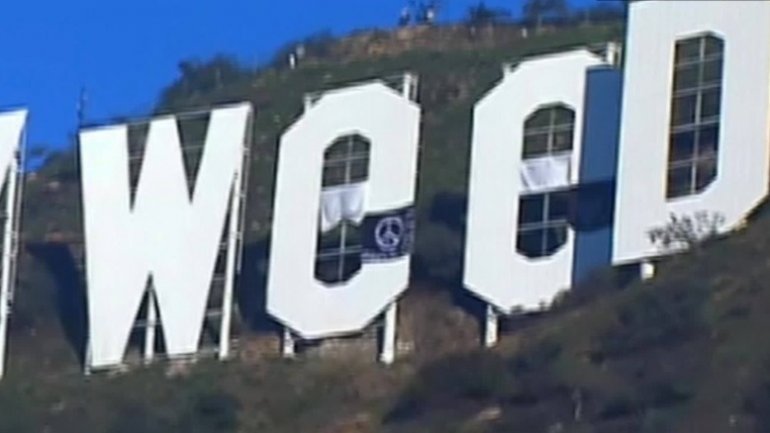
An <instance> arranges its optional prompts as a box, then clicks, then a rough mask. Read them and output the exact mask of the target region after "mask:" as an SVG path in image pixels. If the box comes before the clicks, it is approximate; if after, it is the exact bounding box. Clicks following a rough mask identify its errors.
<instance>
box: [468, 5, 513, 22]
mask: <svg viewBox="0 0 770 433" xmlns="http://www.w3.org/2000/svg"><path fill="white" fill-rule="evenodd" d="M510 16H511V12H510V11H508V10H506V9H502V8H490V7H489V6H487V5H486V3H484V2H483V1H479V2H478V3H477V4H476V5H474V6H471V7H469V8H468V13H467V14H466V16H465V22H466V23H467V24H468V25H470V26H472V27H482V26H489V25H494V24H498V23H500V22H502V21H505V20H506V19H508V18H509V17H510Z"/></svg>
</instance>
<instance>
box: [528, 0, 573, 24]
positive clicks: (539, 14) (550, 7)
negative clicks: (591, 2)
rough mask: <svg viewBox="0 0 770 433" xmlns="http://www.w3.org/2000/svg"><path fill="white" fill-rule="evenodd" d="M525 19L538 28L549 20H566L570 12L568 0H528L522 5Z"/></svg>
mask: <svg viewBox="0 0 770 433" xmlns="http://www.w3.org/2000/svg"><path fill="white" fill-rule="evenodd" d="M521 12H522V15H523V16H524V19H525V20H526V21H527V22H528V23H530V24H532V23H534V24H535V26H536V27H537V28H540V27H542V25H543V22H544V21H545V20H546V19H548V20H564V19H565V18H566V17H567V15H568V13H569V5H568V4H567V0H527V1H526V2H525V3H524V6H523V7H522V11H521Z"/></svg>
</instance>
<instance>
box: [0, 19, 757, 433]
mask: <svg viewBox="0 0 770 433" xmlns="http://www.w3.org/2000/svg"><path fill="white" fill-rule="evenodd" d="M403 31H404V30H402V31H401V32H403ZM406 31H410V32H413V33H411V36H412V37H414V38H417V39H420V38H422V39H430V38H431V37H432V36H431V35H430V34H427V33H424V32H425V30H415V29H408V30H406ZM432 31H434V32H437V33H439V34H440V33H441V32H449V30H447V29H443V28H437V29H434V30H432ZM464 31H465V30H464V29H456V30H455V32H464ZM506 32H510V33H506ZM515 32H516V30H515V29H509V28H504V27H500V28H494V29H493V30H492V31H491V33H487V34H486V36H483V37H482V39H481V40H477V41H478V44H477V45H474V42H472V41H471V42H463V43H464V44H467V47H468V48H463V47H466V45H462V44H460V48H454V49H452V48H446V49H445V48H441V49H430V48H429V45H430V44H428V43H421V42H419V41H418V42H413V43H403V39H400V38H403V37H405V36H404V34H403V33H401V34H399V33H394V34H393V35H390V36H385V35H379V36H372V35H371V34H368V35H366V34H361V35H357V36H354V37H353V38H352V39H348V40H343V41H339V42H334V41H326V42H325V44H326V45H325V47H324V48H323V49H321V48H318V51H317V53H319V54H318V55H317V56H316V57H312V56H311V57H309V58H308V60H307V61H306V62H304V63H301V64H300V66H299V67H298V68H297V69H294V70H288V69H285V68H279V67H276V66H274V67H270V68H263V69H260V70H256V71H255V70H250V69H247V68H243V67H241V66H239V65H238V64H236V63H234V62H232V61H230V60H228V59H227V58H225V57H220V58H216V59H213V60H211V61H210V62H203V63H200V62H187V63H184V64H181V65H180V73H181V76H180V78H179V80H177V82H175V83H174V84H172V85H171V86H169V87H168V88H167V89H166V90H165V91H164V92H163V95H162V97H161V100H160V101H159V103H158V106H157V112H159V113H160V112H170V111H178V110H187V109H197V108H200V107H206V106H210V105H213V104H219V103H226V102H234V101H242V100H250V101H252V102H253V103H254V104H255V106H256V107H257V109H258V115H257V119H256V122H255V125H254V134H253V136H254V143H253V144H252V172H253V175H252V176H251V177H250V181H251V185H250V191H249V204H248V208H247V209H248V215H247V230H248V233H247V235H248V236H247V237H248V241H249V245H248V248H251V249H256V250H258V252H257V253H255V254H253V257H255V259H254V261H251V262H249V263H248V265H249V266H252V267H255V268H258V269H259V268H260V266H261V264H260V263H259V262H258V261H257V259H256V258H259V257H261V258H263V260H264V257H265V256H266V252H265V251H264V248H265V246H264V245H266V242H265V239H266V237H267V236H268V235H269V227H270V214H271V204H272V185H273V175H274V171H273V170H274V163H275V155H276V146H277V138H278V136H279V135H280V133H281V131H283V130H284V129H285V128H286V127H287V126H288V125H290V124H291V123H292V122H293V121H294V120H295V119H296V117H297V115H298V113H299V112H300V110H301V108H302V95H303V94H304V93H305V92H309V91H317V90H321V89H326V88H331V87H335V86H338V85H343V84H345V83H348V82H351V81H358V80H363V79H368V78H375V77H380V76H389V75H392V74H397V73H400V72H403V71H405V70H409V71H412V72H415V73H417V74H418V75H419V76H420V95H419V98H420V103H421V105H422V107H423V118H424V128H423V131H422V134H423V136H422V140H421V155H420V158H421V159H420V174H419V176H420V177H419V181H418V182H419V183H418V184H419V189H418V198H417V201H418V227H419V231H418V234H417V243H418V244H417V252H416V260H415V269H414V275H415V278H414V279H415V285H416V286H421V287H423V286H428V287H430V288H436V289H437V290H434V291H432V292H427V293H426V292H421V291H414V290H412V291H411V293H409V294H408V295H407V298H406V299H405V301H404V302H403V304H404V312H403V313H402V315H404V314H407V315H408V314H412V313H409V311H410V308H414V306H415V305H418V304H419V305H420V307H421V308H423V309H422V310H419V313H414V315H415V316H421V317H423V319H422V321H419V320H417V321H416V324H415V327H419V328H420V332H423V333H424V334H425V335H423V336H421V337H420V338H421V340H420V342H422V343H423V344H422V346H423V347H422V350H423V351H426V352H434V353H430V354H428V355H425V356H422V355H421V354H420V352H419V350H417V351H416V352H415V354H414V355H412V356H407V357H405V358H403V359H402V360H400V361H398V362H397V363H396V364H395V365H394V366H392V367H389V368H385V367H383V366H381V365H376V364H374V363H373V362H371V361H370V360H367V361H361V360H358V359H355V358H354V357H348V358H342V359H312V360H311V359H300V360H296V361H285V360H280V359H275V358H271V357H267V358H262V359H257V360H249V361H246V360H233V361H230V362H225V363H218V362H213V361H205V360H204V361H200V362H198V363H196V364H195V365H191V366H187V367H185V368H178V369H169V368H168V366H166V365H161V364H156V365H153V366H150V367H147V368H141V369H137V370H135V371H132V372H130V373H127V374H119V375H103V374H98V375H93V376H89V377H84V376H83V375H82V372H81V366H80V363H79V359H78V356H80V353H81V352H80V351H79V350H76V349H82V335H80V334H79V333H78V329H80V328H82V326H83V324H84V323H85V318H84V310H83V305H84V302H85V301H84V299H83V286H82V276H81V275H80V274H79V272H80V271H79V266H78V260H79V258H78V257H77V255H75V256H74V257H73V251H76V250H77V241H78V240H79V239H80V237H81V235H80V233H81V228H80V222H79V215H80V206H81V204H80V201H79V192H78V191H79V184H78V177H79V175H78V170H77V164H76V154H75V152H74V151H69V152H64V153H61V154H57V155H53V156H52V157H50V158H49V160H48V161H47V162H46V164H45V165H44V167H43V168H42V169H41V170H40V171H39V172H38V173H36V174H35V175H34V176H30V177H29V178H28V179H27V190H26V201H25V208H24V240H25V245H26V248H25V250H24V253H23V257H22V262H21V267H22V269H21V286H20V288H19V291H18V296H17V305H16V308H15V310H14V315H13V317H12V333H11V347H10V352H11V356H10V359H9V371H8V375H7V377H6V378H5V379H4V380H3V382H2V383H1V384H0V432H6V431H7V432H14V433H24V432H41V431H50V432H56V433H59V432H64V433H68V432H78V433H80V432H83V431H88V432H110V433H118V432H132V433H152V432H170V431H184V432H200V433H204V432H206V433H211V432H236V431H238V432H240V431H242V432H269V433H283V432H286V433H295V432H322V433H343V432H344V433H354V432H357V433H370V432H371V433H375V432H377V433H411V432H420V433H432V432H437V433H438V432H442V433H451V432H464V433H486V432H490V433H491V432H508V431H515V432H519V431H521V432H533V433H537V432H543V433H556V432H561V433H566V432H571V433H582V432H599V433H601V432H608V433H609V432H613V433H614V432H655V433H660V432H686V433H689V432H704V433H708V432H715V433H722V432H727V431H729V432H762V431H768V430H770V416H768V414H770V391H768V390H770V345H768V344H766V342H767V339H766V338H765V336H764V333H763V332H762V330H763V329H766V328H767V327H768V325H769V324H770V323H768V321H770V319H768V317H770V316H768V315H767V314H765V313H764V312H765V311H766V310H768V309H770V289H768V288H767V287H766V284H763V282H764V281H766V280H768V279H770V267H769V266H768V265H767V263H765V262H766V260H763V259H762V257H764V256H765V255H766V254H767V251H770V236H768V234H767V233H770V230H768V228H770V219H769V218H768V217H767V215H765V214H764V213H762V212H760V213H758V216H757V217H756V221H755V222H754V223H752V225H750V226H749V228H747V229H745V230H744V231H743V232H741V233H738V234H736V235H735V236H732V237H730V238H727V239H721V240H715V241H711V242H710V243H709V244H707V245H704V247H703V248H699V249H697V250H696V251H694V252H693V253H691V254H686V255H680V256H676V257H673V258H671V259H670V260H668V261H667V262H665V263H664V264H663V265H662V267H661V270H660V272H659V273H658V275H659V276H658V277H657V278H656V279H654V280H652V281H651V282H648V283H639V282H636V283H631V284H630V285H628V286H626V285H625V284H624V282H622V281H621V279H620V276H621V275H620V271H619V270H607V271H606V272H604V273H600V274H597V276H596V278H595V279H594V280H592V281H589V282H587V283H586V284H585V285H584V286H583V287H578V288H576V290H575V291H573V292H572V293H571V294H569V295H566V296H565V297H564V298H563V299H561V300H560V301H559V302H558V303H557V305H556V306H555V307H554V309H553V310H552V311H551V312H549V313H548V314H545V315H543V316H541V317H528V318H522V319H521V320H519V321H516V322H513V323H509V324H507V326H508V328H513V329H514V330H515V332H511V329H509V332H508V334H507V335H506V337H505V338H503V340H502V343H501V345H500V347H498V348H496V349H495V350H489V351H478V350H469V349H467V347H469V345H466V346H463V347H462V348H452V349H450V348H447V347H445V346H447V345H449V343H448V342H449V341H450V340H451V339H452V337H456V339H460V340H461V339H465V340H468V336H467V335H462V336H460V335H459V334H455V335H449V337H447V336H446V334H442V331H443V332H444V333H446V332H447V331H446V329H451V330H452V332H456V329H458V328H452V327H451V325H452V323H453V322H457V321H461V320H468V319H467V316H468V313H467V312H466V313H462V314H461V313H458V314H456V315H448V314H447V313H443V312H440V311H450V310H451V311H459V309H458V307H457V305H456V301H457V298H458V297H459V296H461V295H460V294H459V293H458V292H457V291H456V290H457V289H456V287H457V285H458V281H459V272H460V267H461V257H462V254H461V248H462V238H463V233H462V230H463V227H464V221H463V214H464V210H465V204H464V202H465V195H466V190H467V184H466V178H467V164H468V154H469V145H470V142H469V140H470V122H471V109H472V105H473V104H474V103H475V102H476V101H477V100H478V99H479V98H480V97H481V96H482V95H483V94H484V93H485V92H487V91H488V90H489V89H491V87H492V86H493V85H494V83H495V82H496V80H498V79H499V78H500V75H501V68H500V65H501V62H503V61H516V60H517V59H519V58H521V57H522V56H525V55H528V54H532V53H542V52H547V51H554V50H560V49H564V48H567V47H570V46H581V45H585V44H593V43H597V42H604V41H607V40H612V39H619V37H620V32H621V27H620V26H619V25H617V24H609V25H602V26H587V27H574V28H569V29H563V30H560V31H558V32H549V31H543V32H542V33H540V34H536V35H531V36H530V37H528V38H526V39H522V38H515V39H513V38H510V39H509V38H507V37H506V38H499V36H495V35H500V34H504V35H510V34H514V33H515ZM463 35H465V36H462V37H460V36H456V37H458V38H459V39H462V38H466V39H467V38H468V37H471V36H468V35H467V34H466V33H463ZM373 37H374V38H375V39H377V38H379V39H378V40H379V42H377V43H380V44H382V46H383V47H385V48H382V49H381V50H380V51H378V52H380V53H384V54H382V55H379V56H374V57H371V53H370V52H368V51H367V50H365V49H363V48H361V47H364V46H366V44H363V43H361V42H360V41H359V42H356V40H355V38H361V40H370V39H371V38H373ZM473 37H478V35H476V36H473ZM367 38H369V39H367ZM498 38H499V39H498ZM388 41H391V42H390V43H391V44H396V45H397V46H398V48H393V47H390V48H388V46H389V45H388ZM399 41H400V42H399ZM346 44H347V45H346ZM321 45H323V44H321ZM345 46H346V47H348V48H347V50H348V51H347V53H348V55H344V51H343V48H341V47H345ZM474 47H475V48H474ZM362 50H363V51H362ZM329 53H333V58H332V59H329V58H326V57H325V56H328V55H330V54H329ZM366 53H368V54H366ZM367 55H369V57H367ZM72 241H75V243H74V244H73V245H69V244H68V243H70V242H72ZM242 283H243V282H242ZM252 283H254V281H251V280H250V281H249V284H252ZM249 284H246V283H243V284H242V285H241V287H240V288H239V289H240V290H241V291H247V290H255V287H254V286H251V285H249ZM453 314H454V313H453ZM463 314H464V316H463ZM462 317H465V319H462ZM402 320H404V318H403V317H402ZM79 327H80V328H79ZM472 338H473V337H471V338H470V339H472ZM476 344H477V342H476V341H471V344H470V346H474V345H476ZM418 346H419V345H418ZM417 349H419V347H418V348H417Z"/></svg>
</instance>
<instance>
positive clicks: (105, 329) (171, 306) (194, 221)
mask: <svg viewBox="0 0 770 433" xmlns="http://www.w3.org/2000/svg"><path fill="white" fill-rule="evenodd" d="M250 112H251V108H250V106H249V105H246V104H243V105H237V106H232V107H227V108H220V109H215V110H213V111H212V113H211V120H210V123H209V128H208V132H207V135H206V142H205V148H204V152H203V155H202V157H201V161H200V168H199V170H198V175H197V178H196V181H195V190H194V195H193V198H192V200H190V196H189V193H188V189H187V184H186V174H185V169H184V165H183V159H182V149H181V147H180V139H179V135H178V129H177V122H176V119H175V118H174V117H163V118H158V119H156V120H154V121H152V122H151V125H150V130H149V135H148V137H147V143H146V146H145V153H144V160H143V164H142V169H141V174H140V178H139V182H138V185H137V191H136V198H135V202H134V205H133V207H132V206H131V205H130V200H129V173H128V150H127V126H126V125H117V126H109V127H103V128H97V129H92V130H87V131H84V132H82V133H81V136H80V149H81V151H80V154H81V167H82V168H81V170H82V183H83V207H84V220H85V224H84V225H85V240H86V263H87V268H86V269H87V273H86V275H87V283H88V311H89V331H90V332H89V334H90V341H89V348H90V363H91V366H92V367H104V366H110V365H114V364H119V363H120V362H121V360H122V358H123V355H124V351H125V347H126V344H127V341H128V336H129V332H130V329H131V326H132V324H133V321H134V318H135V316H136V314H137V311H138V309H139V304H140V302H141V299H142V295H143V293H144V290H145V285H146V282H147V280H148V277H149V276H150V275H152V278H153V286H154V288H155V293H156V296H157V301H158V309H159V315H160V320H161V322H162V323H163V330H164V335H165V341H166V348H167V352H168V354H169V355H170V356H178V355H185V354H192V353H194V352H196V350H197V348H198V344H199V338H200V333H201V327H202V323H203V319H204V309H205V306H206V302H207V299H208V295H209V289H210V284H211V279H212V274H213V269H214V265H215V261H216V257H217V253H218V250H219V243H220V240H221V237H222V230H223V227H224V224H225V216H226V214H227V211H228V206H229V203H230V199H231V194H233V193H234V191H233V189H234V181H235V179H236V176H238V175H239V172H240V170H241V164H242V158H243V144H244V140H245V136H246V129H247V124H248V118H249V115H250Z"/></svg>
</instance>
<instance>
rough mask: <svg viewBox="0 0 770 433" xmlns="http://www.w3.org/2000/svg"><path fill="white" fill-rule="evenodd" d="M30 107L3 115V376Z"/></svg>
mask: <svg viewBox="0 0 770 433" xmlns="http://www.w3.org/2000/svg"><path fill="white" fill-rule="evenodd" d="M26 122H27V110H18V111H12V112H8V113H1V114H0V182H2V185H1V186H2V187H3V188H5V191H6V194H5V216H6V219H5V225H4V230H3V245H2V248H3V251H2V263H1V264H0V377H2V376H3V374H4V373H5V358H6V346H7V333H8V315H9V313H10V304H11V299H12V296H11V295H12V294H13V292H14V289H15V285H16V281H15V279H14V275H15V261H16V252H17V251H16V249H17V245H16V242H17V238H18V233H17V230H18V222H19V218H20V216H21V215H19V213H20V212H19V211H20V206H19V202H20V200H21V196H20V195H21V194H20V193H21V190H20V188H19V187H18V186H17V181H18V180H19V179H18V176H19V170H20V165H21V153H22V152H23V132H24V129H25V125H26ZM17 193H18V195H17Z"/></svg>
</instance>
